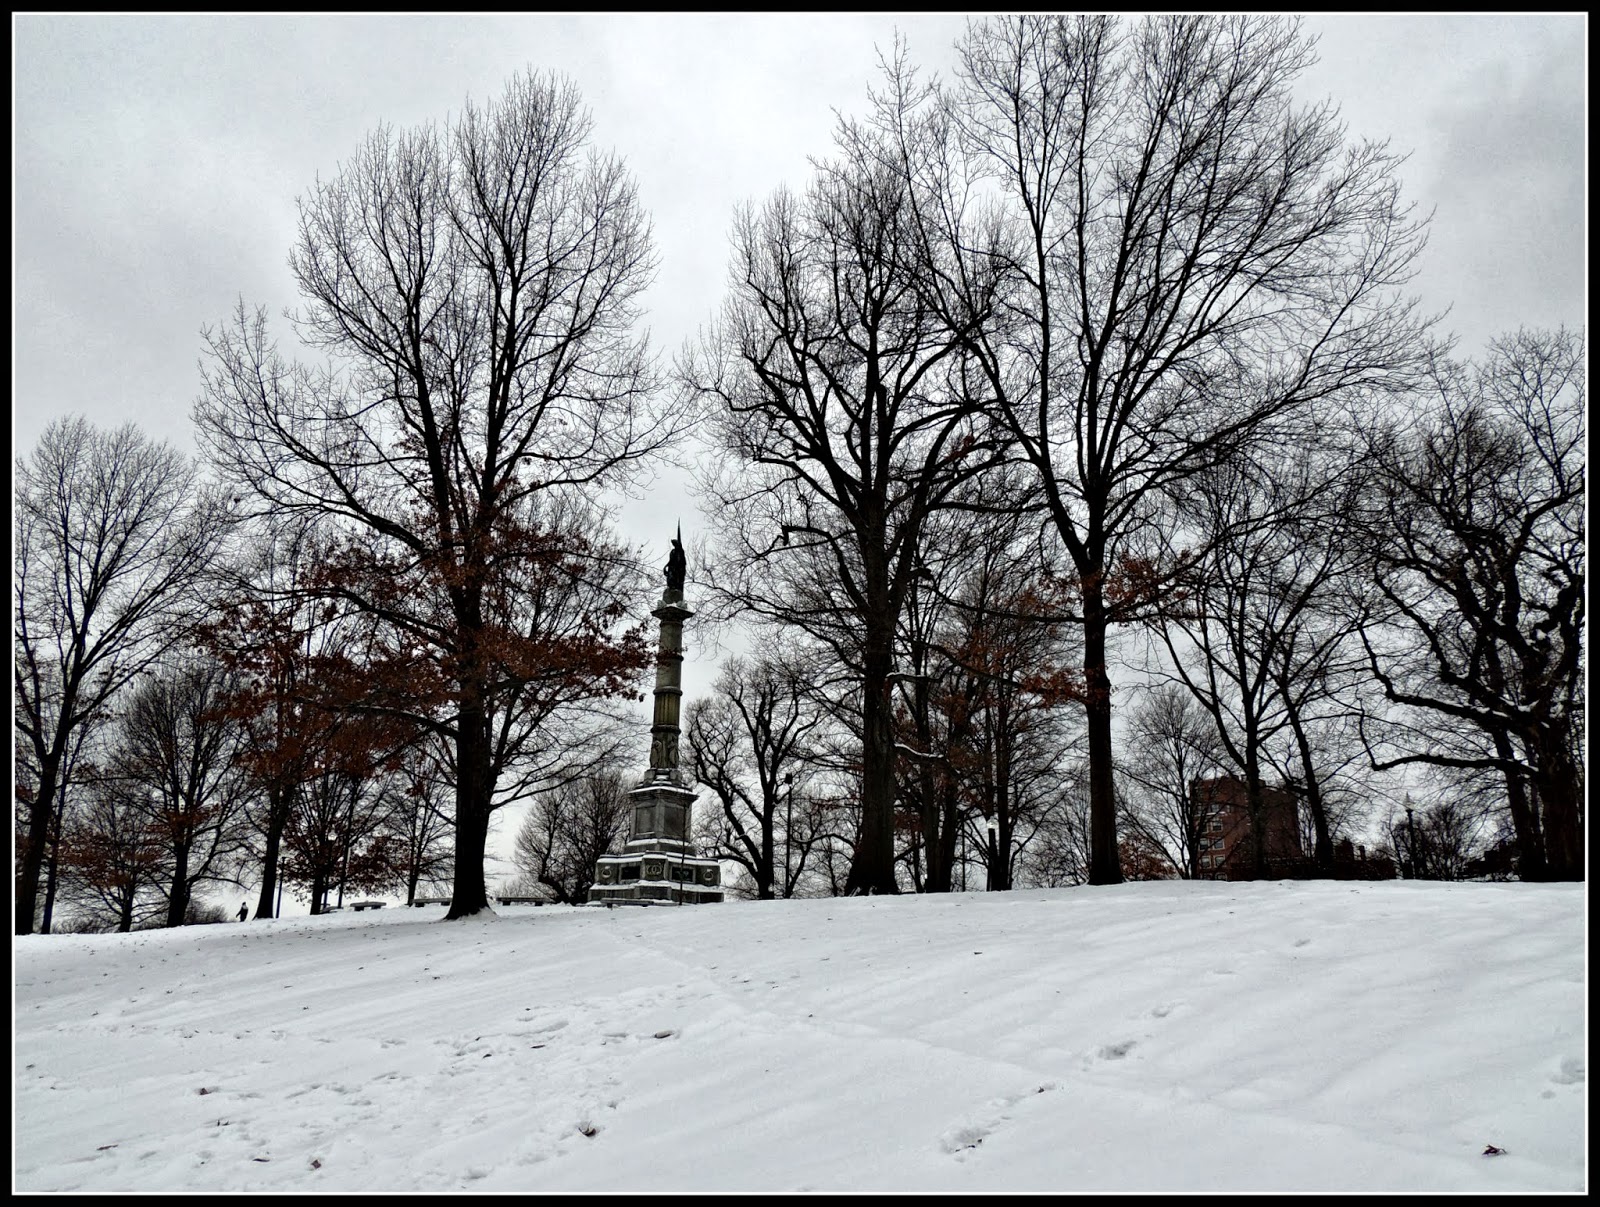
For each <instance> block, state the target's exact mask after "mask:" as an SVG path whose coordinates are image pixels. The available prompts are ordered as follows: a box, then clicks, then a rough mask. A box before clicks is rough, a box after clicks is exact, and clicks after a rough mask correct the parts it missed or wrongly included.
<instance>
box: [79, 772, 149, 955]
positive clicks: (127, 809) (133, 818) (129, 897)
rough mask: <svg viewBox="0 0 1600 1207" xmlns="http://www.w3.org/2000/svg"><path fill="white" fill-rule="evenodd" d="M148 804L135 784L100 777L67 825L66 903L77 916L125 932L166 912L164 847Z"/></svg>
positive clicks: (89, 785)
mask: <svg viewBox="0 0 1600 1207" xmlns="http://www.w3.org/2000/svg"><path fill="white" fill-rule="evenodd" d="M144 805H145V801H144V798H143V793H142V792H140V791H138V790H137V789H135V788H134V786H133V785H131V784H128V783H126V782H124V781H120V780H118V779H115V778H112V777H97V778H96V779H94V780H92V781H90V782H89V783H87V784H86V785H85V790H84V791H83V792H82V793H79V794H77V798H76V799H75V800H74V802H73V806H72V808H71V810H70V812H69V813H68V814H67V816H66V817H65V819H64V821H63V829H62V840H61V865H62V883H63V888H64V891H65V896H66V899H67V900H68V901H69V902H70V903H71V904H72V905H73V906H74V907H75V909H76V910H77V912H78V913H79V914H86V915H87V916H88V917H89V918H90V919H92V920H97V921H99V922H100V923H101V924H102V925H104V926H105V927H106V928H107V929H111V930H116V931H119V932H121V933H124V934H125V933H127V932H128V931H131V930H133V929H134V928H135V927H142V926H144V925H146V924H148V923H151V922H155V921H158V920H159V919H161V918H163V917H165V916H166V913H167V901H166V899H165V896H164V894H163V891H162V890H163V889H165V888H166V887H167V885H168V881H167V880H166V874H165V871H164V865H165V861H164V857H163V856H164V850H163V843H162V841H161V835H160V834H159V832H158V831H157V828H156V818H155V817H154V816H152V814H151V812H150V811H149V810H148V809H146V808H145V807H144Z"/></svg>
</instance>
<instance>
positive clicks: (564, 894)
mask: <svg viewBox="0 0 1600 1207" xmlns="http://www.w3.org/2000/svg"><path fill="white" fill-rule="evenodd" d="M632 813H633V806H632V804H631V802H630V801H629V800H628V788H627V785H626V784H625V783H624V781H623V777H622V774H621V772H618V771H614V770H607V771H597V772H595V773H593V774H591V775H586V776H583V777H582V778H579V779H574V780H570V781H568V782H567V783H565V784H562V785H560V786H558V787H554V788H548V789H546V790H545V791H543V792H541V793H540V794H539V795H538V796H537V797H535V798H534V802H533V808H532V809H531V810H529V812H528V816H527V818H526V819H525V820H524V821H523V823H522V828H521V829H520V830H518V831H517V837H516V841H515V844H514V846H513V848H512V855H511V859H512V862H513V863H514V864H515V865H516V867H517V869H518V870H519V871H520V872H521V873H522V874H523V875H524V876H526V877H528V878H529V879H530V880H532V881H533V882H534V883H536V884H539V885H542V886H544V888H545V889H547V890H549V892H550V895H551V897H552V899H553V900H555V901H558V902H562V903H564V904H567V905H582V904H583V903H584V902H585V901H587V900H588V898H589V889H590V887H591V886H592V885H593V884H594V869H595V861H596V860H598V859H599V858H600V856H602V855H604V854H606V853H607V852H608V851H610V850H611V849H612V848H613V847H614V846H615V845H616V844H617V843H618V842H619V841H620V840H621V839H622V838H623V837H624V836H625V835H626V834H627V832H628V819H629V818H630V817H631V816H632Z"/></svg>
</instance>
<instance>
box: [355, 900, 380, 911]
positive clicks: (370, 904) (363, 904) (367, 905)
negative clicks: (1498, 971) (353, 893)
mask: <svg viewBox="0 0 1600 1207" xmlns="http://www.w3.org/2000/svg"><path fill="white" fill-rule="evenodd" d="M385 904H386V903H385V902H382V901H352V902H351V903H350V908H351V909H358V910H359V909H382V908H383V907H384V905H385Z"/></svg>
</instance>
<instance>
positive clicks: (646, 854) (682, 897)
mask: <svg viewBox="0 0 1600 1207" xmlns="http://www.w3.org/2000/svg"><path fill="white" fill-rule="evenodd" d="M682 536H683V534H682V532H681V531H680V532H679V534H678V536H677V537H675V538H674V539H673V542H672V554H671V556H670V557H669V558H668V559H667V565H666V578H667V589H666V590H665V591H664V592H663V593H662V595H661V599H660V600H659V602H657V604H656V606H655V608H654V610H653V611H652V612H651V615H653V616H654V617H655V618H656V620H657V621H658V622H660V637H659V639H658V640H657V642H656V686H655V708H654V711H653V713H652V714H651V722H650V766H649V768H648V769H647V770H646V771H645V773H644V778H643V779H641V780H640V781H639V786H638V787H636V788H635V789H633V791H632V792H630V793H629V798H630V799H631V801H632V802H633V814H632V817H631V819H630V821H629V825H628V841H627V843H626V844H625V845H624V847H623V853H622V854H620V855H602V856H601V857H600V858H599V860H598V861H597V862H596V863H595V877H594V879H595V883H594V887H593V888H591V889H590V890H589V901H590V903H591V904H595V903H601V904H606V905H612V904H617V903H625V904H636V905H650V904H664V903H668V902H675V903H678V904H684V903H694V902H707V901H721V900H722V867H721V865H720V864H718V863H717V861H716V860H714V859H702V858H700V857H699V856H697V855H696V854H695V851H694V844H693V842H692V840H691V838H690V833H691V831H690V823H691V821H692V818H693V809H694V796H695V794H694V793H693V792H691V791H690V790H689V787H688V781H687V778H686V777H685V776H684V774H683V772H681V771H680V770H679V769H678V737H679V733H680V729H679V724H678V722H679V706H680V703H681V701H682V699H683V624H684V621H686V620H688V619H689V618H690V617H691V616H693V615H694V612H693V611H692V610H691V609H690V608H689V607H688V606H687V605H686V604H685V603H684V602H683V580H684V574H685V569H686V561H685V558H684V554H683V539H682Z"/></svg>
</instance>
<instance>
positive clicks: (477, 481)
mask: <svg viewBox="0 0 1600 1207" xmlns="http://www.w3.org/2000/svg"><path fill="white" fill-rule="evenodd" d="M589 130H590V120H589V117H588V115H587V113H586V112H585V111H584V110H583V108H582V106H581V103H580V100H579V97H578V94H577V91H576V89H575V88H574V87H572V86H571V85H570V84H568V83H564V82H562V81H560V80H558V79H555V78H550V77H543V76H537V75H527V76H520V77H518V78H516V79H514V80H513V81H512V82H511V83H510V84H509V85H508V86H507V88H506V90H505V92H504V93H503V94H502V96H501V97H500V99H499V100H498V101H496V102H492V103H490V104H489V105H487V106H479V105H476V104H473V103H471V102H468V103H467V104H466V105H465V106H464V107H463V109H462V111H461V113H460V115H459V116H458V117H457V118H455V119H454V120H453V121H452V122H451V123H450V124H449V126H448V128H446V129H445V130H442V131H441V130H439V129H437V128H435V127H432V126H428V127H423V128H419V129H415V130H411V131H406V132H403V133H398V134H397V133H395V132H394V131H393V130H391V129H389V128H387V127H384V128H381V129H379V130H378V131H377V132H376V133H374V134H373V135H372V136H371V137H370V138H369V139H368V140H367V142H366V144H365V145H364V146H363V147H362V148H361V149H360V150H359V151H358V152H357V153H356V155H355V156H354V157H353V158H352V159H351V160H350V161H348V162H347V163H345V164H343V165H342V166H341V167H340V169H339V171H338V172H337V173H336V174H335V175H334V176H333V177H332V178H331V179H329V180H327V181H322V182H319V183H318V184H317V185H315V186H314V187H313V189H312V190H311V192H310V193H309V195H308V196H306V197H305V198H303V199H302V200H301V202H300V235H299V240H298V243H297V245H296V247H295V249H294V251H293V253H292V255H291V257H290V264H291V268H292V269H293V271H294V274H295V277H296V280H297V282H298V283H299V287H300V290H301V295H302V297H303V299H304V301H305V310H304V311H303V312H302V313H301V314H300V315H299V316H298V318H297V319H296V327H297V330H298V332H299V334H300V336H301V338H302V340H303V341H304V343H305V344H306V345H307V347H308V348H309V349H311V350H313V351H315V352H317V353H320V354H322V355H324V356H325V357H326V358H327V360H328V362H329V367H328V368H327V369H326V370H323V371H314V370H313V369H311V368H309V367H306V366H304V365H291V364H289V363H287V362H285V361H284V360H283V359H282V358H281V357H280V356H279V355H278V353H277V351H276V349H275V348H274V347H273V346H272V345H271V343H270V342H269V341H268V338H267V335H266V329H265V319H264V317H263V316H261V315H259V314H258V315H256V316H254V317H252V316H250V315H248V314H247V313H246V312H245V309H244V307H243V305H242V304H241V306H240V308H239V310H238V312H237V313H236V314H235V316H234V319H233V321H232V323H231V324H230V325H229V326H228V328H227V329H225V330H221V331H215V332H212V333H210V334H209V336H208V340H209V345H210V353H211V355H210V360H209V364H208V366H207V367H206V371H205V382H204V393H203V395H202V398H201V400H200V402H199V403H198V405H197V407H196V412H195V418H196V421H197V423H198V425H199V429H200V433H201V439H202V441H203V443H204V444H205V446H206V447H207V448H208V450H209V451H210V453H211V455H212V456H213V457H214V458H215V459H216V460H217V461H218V462H219V463H220V464H221V465H223V466H225V467H226V468H227V470H228V471H229V473H230V474H231V475H232V476H233V477H234V478H236V479H237V480H239V481H242V482H245V483H248V484H249V486H250V487H251V488H252V489H253V490H254V491H255V492H256V494H257V495H258V496H260V498H261V499H262V500H263V501H264V502H265V503H266V505H267V506H269V507H271V508H274V509H277V510H279V511H282V512H286V513H310V514H313V515H316V516H322V517H331V518H334V519H336V520H338V521H339V522H340V523H342V524H343V525H344V526H345V529H346V531H347V532H348V533H349V534H350V537H349V541H348V544H347V549H346V556H345V557H343V558H342V559H340V560H339V561H338V562H337V564H336V565H334V566H332V567H330V573H329V576H328V582H327V589H328V591H329V592H330V593H331V594H333V595H335V596H337V597H338V598H340V599H341V600H343V601H344V602H345V603H346V604H348V605H349V606H350V607H353V608H356V609H358V610H360V611H361V612H362V613H364V614H366V615H367V616H369V617H371V618H373V619H374V620H375V621H376V622H378V628H377V630H376V632H375V636H376V638H377V639H379V640H380V642H381V646H382V652H383V653H384V655H385V659H386V660H383V661H380V662H375V663H374V666H375V667H377V668H378V669H379V670H380V671H382V670H387V671H388V672H390V673H389V674H388V675H387V676H385V675H383V674H379V675H377V676H375V678H374V680H373V681H371V682H370V683H369V686H370V687H371V688H372V692H371V698H370V699H368V700H367V701H366V703H365V706H366V707H369V708H374V709H390V710H395V711H404V712H408V713H409V715H410V717H411V719H412V720H413V721H415V722H416V723H417V724H419V725H422V726H423V727H425V728H427V729H429V730H431V731H432V732H434V733H436V734H438V735H440V736H441V737H443V738H445V739H446V740H448V741H449V742H450V743H451V745H452V746H453V766H452V770H453V773H454V776H455V788H456V801H455V814H456V818H455V821H456V846H455V888H454V893H453V895H452V898H451V906H450V910H449V913H448V917H450V918H460V917H463V916H466V915H469V914H474V913H476V912H478V911H479V910H481V909H484V908H486V907H487V904H488V899H487V894H486V887H485V884H484V875H483V864H484V845H485V842H486V839H487V834H488V826H489V820H490V815H491V812H492V810H493V809H494V808H495V807H496V806H497V804H498V803H499V802H500V801H501V800H503V799H504V798H503V797H500V798H497V795H496V789H497V786H498V773H499V771H501V770H504V768H505V767H506V765H507V764H508V763H515V762H516V761H517V759H516V756H517V754H518V750H517V746H518V743H519V742H520V740H521V739H522V738H523V737H525V736H527V735H529V734H530V733H531V732H532V731H533V730H535V729H537V726H538V724H539V721H540V719H541V716H542V715H543V714H542V713H541V712H540V710H539V709H538V708H535V709H533V711H532V712H531V713H530V712H529V711H528V710H527V709H526V707H525V705H526V689H527V688H528V687H529V685H530V684H533V683H540V682H542V683H548V682H549V677H550V675H551V673H552V672H554V673H556V674H558V675H563V676H565V677H566V678H567V679H568V681H569V682H572V683H576V684H579V685H581V688H582V694H583V695H585V696H587V697H595V696H601V695H605V694H608V693H610V694H625V693H627V692H629V691H631V690H632V686H633V683H632V680H633V678H634V677H635V676H636V675H637V673H638V672H639V671H640V670H642V668H643V667H644V666H645V665H647V663H648V661H649V654H648V650H647V649H646V648H645V645H644V642H643V640H642V639H641V638H640V637H639V635H638V633H637V632H631V633H619V632H618V631H617V626H618V624H619V622H620V620H621V619H622V618H621V616H620V613H619V612H618V611H616V610H613V609H614V605H615V604H616V602H617V601H616V600H614V599H613V600H608V601H606V605H605V606H604V607H602V608H600V609H599V610H598V611H595V612H592V613H590V614H589V615H587V616H586V617H585V618H584V619H583V623H582V624H581V625H580V626H579V631H578V632H576V633H573V632H571V631H556V632H549V631H546V630H544V629H542V628H539V627H538V624H537V621H538V618H539V616H540V613H539V611H538V609H537V608H535V607H529V606H525V605H526V604H527V601H528V599H529V596H530V594H535V595H536V594H537V593H538V590H539V588H540V587H541V586H549V585H551V584H552V583H557V582H559V581H561V580H563V579H565V580H568V581H571V580H574V579H581V578H584V577H585V575H587V574H589V573H590V569H591V567H592V566H593V564H594V563H597V562H598V563H607V562H610V561H612V560H613V558H612V555H611V553H610V552H609V549H608V548H600V547H604V546H606V544H607V543H606V542H604V541H598V542H595V541H590V542H585V541H581V540H579V539H577V537H578V536H581V535H582V534H581V533H575V532H574V530H573V529H572V528H571V527H570V526H569V525H566V524H564V523H562V522H560V520H559V518H558V517H557V516H556V515H554V514H553V512H552V508H555V507H556V506H557V502H558V500H561V499H563V498H571V497H587V496H588V495H589V494H590V492H593V491H595V490H598V489H600V488H602V487H604V486H607V485H610V484H618V483H626V482H627V481H628V480H629V479H630V478H631V476H632V475H633V474H634V473H635V472H637V471H638V470H640V469H641V468H642V463H643V462H644V461H645V460H646V459H647V458H650V457H652V456H654V455H656V454H658V453H660V452H661V451H662V450H663V448H664V447H665V446H666V445H667V444H668V443H669V442H670V440H671V439H672V438H673V436H674V434H675V428H676V425H677V423H678V418H679V417H678V414H677V412H674V411H670V410H664V409H658V408H657V407H656V406H655V404H654V402H653V397H654V387H655V376H654V370H653V365H652V361H651V359H650V357H649V356H648V355H647V351H646V346H645V342H644V340H643V339H642V338H640V337H638V336H636V335H635V333H634V325H635V322H636V319H637V317H638V313H639V308H638V298H639V295H640V293H641V291H642V290H643V289H644V288H645V287H646V285H647V284H648V283H649V281H650V279H651V276H652V273H653V264H652V260H651V251H650V235H649V229H648V225H647V222H646V220H645V217H644V215H643V213H642V211H641V209H640V206H639V202H638V198H637V195H636V192H635V189H634V185H633V183H632V181H631V180H630V178H629V177H628V175H627V173H626V172H625V170H624V168H623V166H622V164H621V162H620V161H619V160H618V159H617V158H616V157H615V156H608V155H602V154H599V153H596V152H592V151H586V150H585V143H586V141H587V138H588V135H589ZM591 535H592V533H591ZM597 546H598V547H597ZM497 750H498V753H499V756H500V757H499V758H498V765H497Z"/></svg>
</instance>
